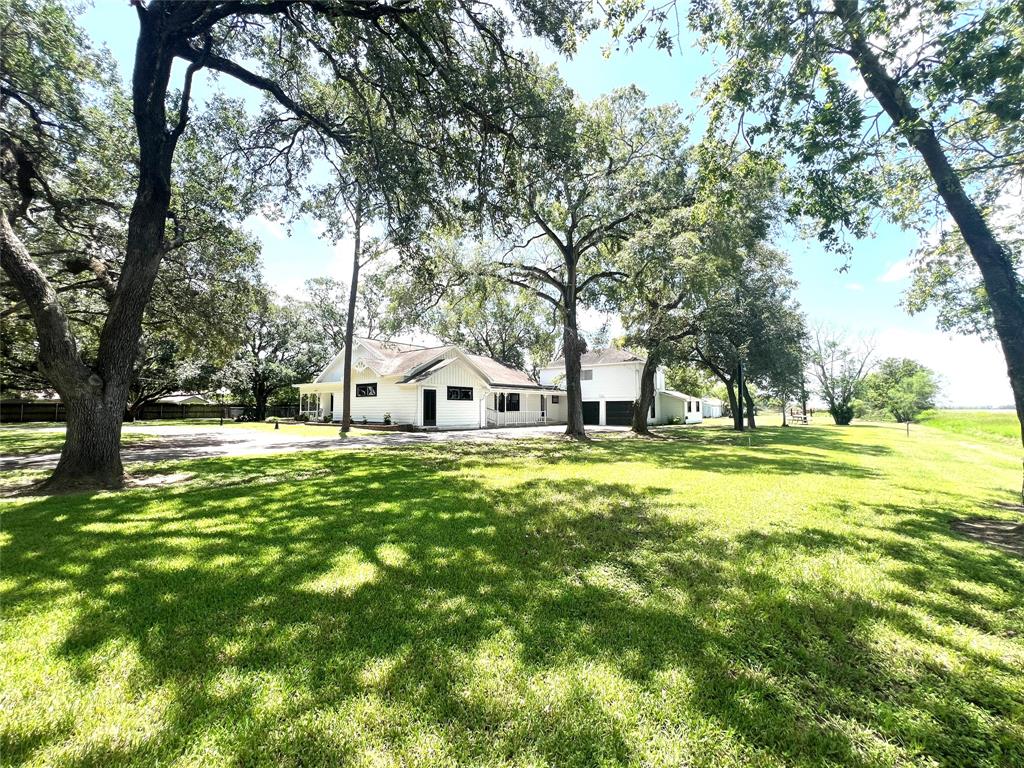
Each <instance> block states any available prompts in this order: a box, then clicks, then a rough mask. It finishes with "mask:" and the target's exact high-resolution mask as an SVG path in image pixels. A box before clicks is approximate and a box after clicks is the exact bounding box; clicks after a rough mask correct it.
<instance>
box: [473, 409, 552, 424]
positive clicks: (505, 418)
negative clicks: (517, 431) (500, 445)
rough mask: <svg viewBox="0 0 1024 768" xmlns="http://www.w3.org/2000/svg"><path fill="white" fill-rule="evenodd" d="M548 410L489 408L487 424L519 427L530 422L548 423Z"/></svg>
mask: <svg viewBox="0 0 1024 768" xmlns="http://www.w3.org/2000/svg"><path fill="white" fill-rule="evenodd" d="M547 423H548V414H547V411H495V410H492V409H491V408H488V409H487V426H489V427H518V426H526V425H529V424H547Z"/></svg>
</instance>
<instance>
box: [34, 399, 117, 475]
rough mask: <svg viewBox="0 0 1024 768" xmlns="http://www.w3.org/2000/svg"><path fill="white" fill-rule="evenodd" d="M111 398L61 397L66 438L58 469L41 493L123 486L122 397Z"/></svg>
mask: <svg viewBox="0 0 1024 768" xmlns="http://www.w3.org/2000/svg"><path fill="white" fill-rule="evenodd" d="M112 395H113V393H109V394H108V396H106V397H105V396H104V395H103V394H98V393H97V394H91V395H90V394H85V393H83V394H81V395H76V396H70V397H69V396H66V395H64V394H62V395H61V400H62V401H63V402H64V408H65V411H66V413H67V437H66V441H65V444H64V449H63V450H62V451H61V454H60V461H59V462H58V463H57V468H56V469H55V470H54V472H53V474H52V475H51V476H50V477H49V478H48V479H47V480H46V481H45V482H43V483H42V484H41V485H40V489H41V490H58V491H72V490H88V489H94V488H120V487H121V486H122V485H123V484H124V468H123V467H122V465H121V420H122V418H123V416H124V398H123V397H117V396H112Z"/></svg>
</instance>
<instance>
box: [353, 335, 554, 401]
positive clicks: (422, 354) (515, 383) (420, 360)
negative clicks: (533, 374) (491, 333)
mask: <svg viewBox="0 0 1024 768" xmlns="http://www.w3.org/2000/svg"><path fill="white" fill-rule="evenodd" d="M358 341H359V342H360V343H361V344H363V345H364V346H366V347H368V348H370V350H371V351H372V352H373V353H374V355H375V356H376V357H377V358H378V359H380V361H381V362H380V364H379V365H376V366H375V367H376V368H377V370H378V371H379V372H380V374H381V375H382V376H404V377H405V379H404V381H406V382H409V381H420V380H422V379H424V378H426V377H427V376H429V375H431V374H432V373H434V371H436V370H438V369H439V368H440V367H441V366H442V364H443V363H442V361H441V360H440V358H441V357H443V356H444V355H445V353H447V352H449V351H451V350H453V349H458V350H459V351H460V352H461V353H462V354H463V355H465V356H466V358H467V359H468V360H469V361H470V362H471V363H472V364H473V365H474V366H475V367H476V368H477V370H479V371H480V373H482V374H483V375H484V378H485V379H487V382H488V384H492V385H496V384H502V385H506V386H508V387H509V388H512V389H550V387H544V386H542V385H540V384H538V383H537V382H535V381H534V380H533V379H531V378H530V377H529V375H527V374H526V373H525V372H524V371H520V370H519V369H518V368H513V367H511V366H508V365H505V364H504V363H500V362H498V361H497V360H495V359H493V358H490V357H486V356H484V355H473V354H470V353H468V352H466V350H464V349H462V348H461V347H454V346H451V345H446V346H442V347H418V346H415V345H413V344H398V343H394V342H380V341H370V340H368V339H358Z"/></svg>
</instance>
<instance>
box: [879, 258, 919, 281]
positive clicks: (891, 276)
mask: <svg viewBox="0 0 1024 768" xmlns="http://www.w3.org/2000/svg"><path fill="white" fill-rule="evenodd" d="M911 269H912V265H911V263H910V259H901V260H900V261H894V262H893V263H891V264H890V265H889V268H888V269H886V270H885V272H883V273H882V274H881V275H879V276H878V282H880V283H897V282H899V281H901V280H906V279H907V278H908V277H910V272H911Z"/></svg>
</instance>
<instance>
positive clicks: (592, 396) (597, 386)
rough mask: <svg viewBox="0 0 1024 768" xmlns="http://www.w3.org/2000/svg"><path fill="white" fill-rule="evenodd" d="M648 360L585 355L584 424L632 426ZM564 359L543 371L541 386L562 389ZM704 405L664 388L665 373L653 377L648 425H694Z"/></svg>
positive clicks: (617, 352)
mask: <svg viewBox="0 0 1024 768" xmlns="http://www.w3.org/2000/svg"><path fill="white" fill-rule="evenodd" d="M646 362H647V360H646V358H643V357H640V356H639V355H636V354H634V353H632V352H630V351H628V350H625V349H597V350H594V351H592V352H586V353H584V354H583V356H582V358H581V360H580V363H581V366H582V367H581V379H582V381H581V383H580V387H581V388H582V390H583V423H584V424H600V425H605V424H619V425H625V426H628V425H629V424H631V423H632V414H633V403H634V402H635V401H636V400H638V399H639V398H640V378H641V374H642V373H643V369H644V363H646ZM564 380H565V358H559V359H557V360H552V361H551V362H550V363H548V364H547V365H545V366H544V367H543V368H541V369H540V382H541V384H546V385H549V386H563V382H564ZM703 418H704V417H703V414H702V412H701V402H700V398H698V397H691V396H690V395H685V394H683V393H682V392H676V391H675V390H671V389H666V388H665V369H664V367H659V368H658V371H657V373H655V375H654V403H653V407H652V409H651V413H650V414H649V415H648V418H647V421H648V423H649V424H668V423H669V422H672V421H677V422H678V423H681V424H695V423H697V422H699V421H703Z"/></svg>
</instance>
